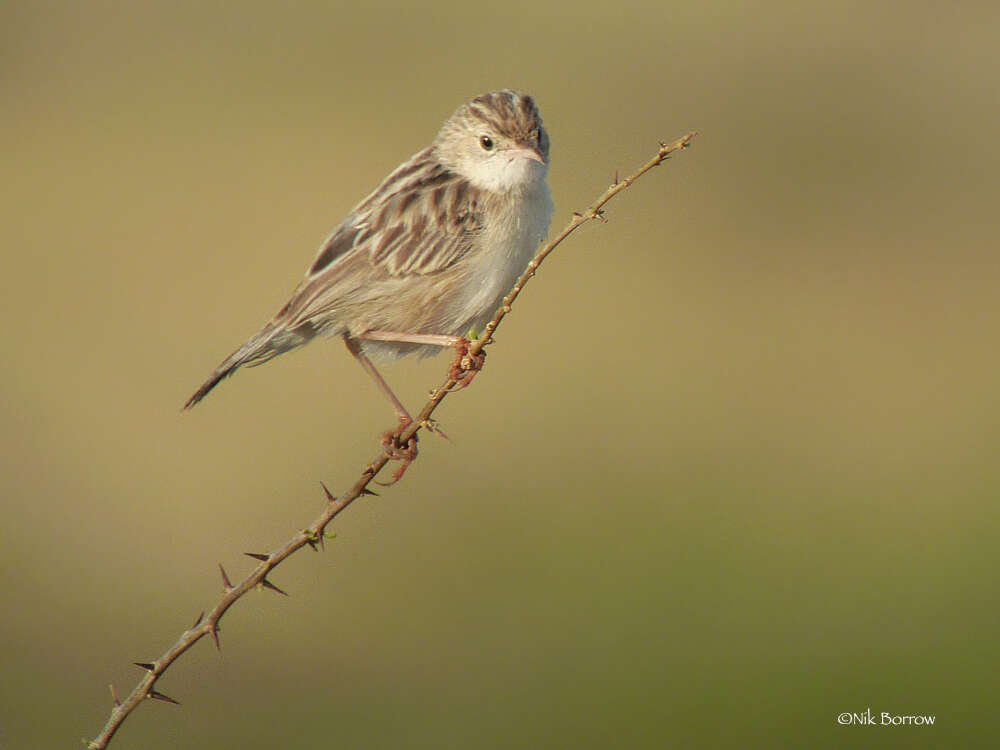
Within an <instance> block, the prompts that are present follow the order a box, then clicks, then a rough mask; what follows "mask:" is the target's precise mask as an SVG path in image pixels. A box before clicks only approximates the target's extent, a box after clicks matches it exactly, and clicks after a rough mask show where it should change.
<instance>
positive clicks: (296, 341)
mask: <svg viewBox="0 0 1000 750" xmlns="http://www.w3.org/2000/svg"><path fill="white" fill-rule="evenodd" d="M310 338H312V337H311V336H307V335H303V333H301V332H296V331H289V330H288V329H286V328H284V327H282V326H278V325H275V324H274V323H273V322H272V323H268V324H267V325H266V326H264V327H263V328H262V329H261V330H260V331H258V332H257V333H256V334H255V335H254V336H253V337H252V338H251V339H250V340H249V341H247V342H246V343H245V344H243V346H241V347H240V348H239V349H237V350H236V351H235V352H233V353H232V354H230V355H229V356H228V357H226V359H225V360H223V362H222V364H220V365H219V366H218V367H216V368H215V372H213V373H212V374H211V375H210V376H209V378H208V380H206V381H205V382H204V383H202V384H201V387H200V388H198V390H196V391H195V392H194V394H193V395H192V396H191V398H189V399H188V400H187V402H186V403H185V404H184V408H185V409H190V408H191V407H193V406H194V405H195V404H197V403H198V402H199V401H201V400H202V399H203V398H205V396H207V395H208V392H209V391H211V390H212V389H213V388H215V386H217V385H218V384H219V383H220V382H221V381H223V380H225V379H226V378H228V377H229V376H230V375H232V374H233V373H234V372H236V371H237V370H238V369H239V368H240V367H242V366H243V365H247V366H250V367H253V366H255V365H261V364H264V363H265V362H267V361H268V360H269V359H272V358H274V357H277V356H278V355H279V354H283V353H284V352H287V351H288V350H289V349H294V348H295V347H297V346H301V345H302V344H304V343H306V341H308V340H309V339H310Z"/></svg>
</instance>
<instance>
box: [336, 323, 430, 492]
mask: <svg viewBox="0 0 1000 750" xmlns="http://www.w3.org/2000/svg"><path fill="white" fill-rule="evenodd" d="M344 344H345V345H346V346H347V351H349V352H350V353H351V354H353V355H354V358H355V359H357V360H358V362H359V363H361V366H362V367H363V368H364V370H365V372H367V373H368V374H369V375H371V377H372V380H374V381H375V383H376V385H378V387H379V390H380V391H382V393H383V394H385V397H386V398H387V399H389V403H391V404H392V408H393V409H394V410H395V412H396V416H397V417H398V418H399V426H398V427H397V428H396V429H395V430H389V431H388V432H385V433H383V434H382V450H384V451H385V454H386V455H387V456H388V457H389V458H390V459H391V460H393V461H400V462H402V463H401V465H400V467H399V468H398V469H397V470H396V471H395V472H394V473H393V475H392V481H391V482H378V484H381V485H383V486H389V485H392V484H395V483H396V482H398V481H399V480H400V479H402V478H403V474H404V473H405V472H406V470H407V469H408V468H409V466H410V464H411V463H413V459H415V458H416V457H417V436H416V434H414V435H413V437H411V438H410V439H409V440H407V441H406V444H405V445H404V444H403V443H401V442H400V440H399V438H400V436H401V435H402V434H403V430H405V429H406V428H407V427H408V426H409V425H411V424H413V417H411V416H410V413H409V412H408V411H406V407H405V406H403V404H402V402H401V401H400V400H399V399H398V398H396V394H395V393H393V392H392V388H390V387H389V384H388V383H386V382H385V378H383V377H382V375H381V374H380V373H379V371H378V370H377V369H375V365H374V364H372V361H371V360H370V359H368V357H366V356H365V354H364V352H362V351H361V345H360V344H359V343H358V341H357V339H352V338H351V337H350V336H348V335H346V334H345V335H344Z"/></svg>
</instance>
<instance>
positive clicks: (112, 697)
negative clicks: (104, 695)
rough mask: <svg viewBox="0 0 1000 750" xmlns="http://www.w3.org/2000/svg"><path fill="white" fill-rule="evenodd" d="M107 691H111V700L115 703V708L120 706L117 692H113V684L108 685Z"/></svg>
mask: <svg viewBox="0 0 1000 750" xmlns="http://www.w3.org/2000/svg"><path fill="white" fill-rule="evenodd" d="M108 689H109V690H111V700H113V701H114V702H115V706H121V704H122V702H121V701H120V700H118V691H117V690H115V683H113V682H112V683H111V684H110V685H108Z"/></svg>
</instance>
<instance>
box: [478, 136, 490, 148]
mask: <svg viewBox="0 0 1000 750" xmlns="http://www.w3.org/2000/svg"><path fill="white" fill-rule="evenodd" d="M479 145H480V146H482V147H483V151H492V150H493V139H492V138H490V137H489V136H488V135H481V136H479Z"/></svg>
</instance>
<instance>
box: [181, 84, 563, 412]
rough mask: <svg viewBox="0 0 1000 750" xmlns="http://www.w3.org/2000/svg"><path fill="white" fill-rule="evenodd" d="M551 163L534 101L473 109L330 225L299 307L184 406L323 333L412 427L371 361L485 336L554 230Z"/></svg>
mask: <svg viewBox="0 0 1000 750" xmlns="http://www.w3.org/2000/svg"><path fill="white" fill-rule="evenodd" d="M548 167H549V137H548V135H547V134H546V132H545V129H544V128H543V127H542V119H541V117H540V116H539V114H538V109H537V108H536V107H535V103H534V101H533V100H532V99H531V97H530V96H525V95H523V94H519V93H517V92H515V91H510V90H504V91H495V92H493V93H489V94H483V95H482V96H478V97H476V98H475V99H473V100H472V101H470V102H467V103H466V104H463V105H462V106H461V107H459V108H458V109H457V110H456V111H455V113H454V114H453V115H452V116H451V117H450V118H449V119H448V121H447V122H445V124H444V127H442V128H441V131H440V132H439V133H438V135H437V137H436V138H435V139H434V142H433V144H432V145H430V146H429V147H427V148H425V149H424V150H422V151H419V152H417V153H416V154H414V155H413V156H412V157H411V158H410V159H409V160H408V161H406V162H404V163H403V164H401V165H400V166H399V167H397V168H396V169H395V170H394V171H393V172H392V173H391V174H390V175H389V176H388V177H386V178H385V180H384V181H383V182H382V184H381V185H379V186H378V187H377V188H375V190H374V191H373V192H372V193H371V195H369V196H368V197H367V198H365V199H364V200H363V201H361V203H359V204H358V205H357V206H355V208H354V209H353V210H352V211H351V213H350V214H349V215H348V216H347V218H346V219H344V221H343V222H342V223H341V224H340V226H338V227H337V228H336V229H334V230H333V233H332V234H331V235H330V236H329V237H328V238H327V239H326V241H325V242H324V243H323V244H322V246H321V247H320V249H319V253H318V255H317V256H316V260H315V261H314V262H313V264H312V266H310V268H309V271H308V272H307V273H306V276H305V278H304V279H303V280H302V282H301V283H300V284H299V285H298V287H297V288H296V289H295V291H294V292H293V293H292V297H291V299H290V300H289V301H288V302H287V303H286V304H285V306H284V307H282V308H281V310H280V311H278V314H277V315H275V316H274V318H272V319H271V320H270V321H269V322H268V323H267V324H266V325H265V326H264V327H263V328H261V330H260V331H258V332H257V333H256V334H254V336H252V337H251V338H250V340H249V341H247V342H246V343H245V344H243V346H241V347H240V348H239V349H237V350H236V351H235V352H233V353H232V354H231V355H230V356H229V357H227V358H226V359H225V361H223V362H222V364H220V365H219V367H218V368H217V369H216V370H215V372H213V373H212V375H211V376H210V377H209V378H208V380H206V381H205V383H204V384H203V385H202V386H201V387H200V388H199V389H198V390H197V391H196V392H195V393H194V395H193V396H191V398H190V399H188V401H187V403H186V404H185V408H188V409H189V408H191V407H192V406H194V405H195V404H197V403H198V402H199V401H201V399H202V398H204V397H205V395H206V394H207V393H208V392H209V391H211V390H212V389H213V388H214V387H215V386H216V385H217V384H218V383H219V381H221V380H222V379H223V378H225V377H228V376H229V375H232V374H233V372H235V371H236V369H237V368H239V367H241V366H243V365H251V366H253V365H259V364H262V363H264V362H267V361H268V360H270V359H271V358H273V357H276V356H278V355H279V354H283V353H285V352H287V351H290V350H291V349H295V348H296V347H299V346H302V345H303V344H306V343H308V342H309V341H311V340H312V339H313V338H315V337H316V336H319V335H324V336H340V337H342V338H343V339H344V342H345V343H346V344H347V348H348V349H349V350H350V352H351V353H352V354H353V355H354V356H355V357H357V359H358V361H359V362H360V363H361V365H362V366H363V367H364V368H365V370H366V371H367V372H368V373H369V374H370V375H371V376H372V377H373V378H374V379H375V381H376V382H377V383H378V384H379V387H380V388H381V389H382V390H383V391H384V392H385V393H386V395H387V397H388V398H389V400H390V401H391V402H392V405H393V408H394V409H395V410H396V413H397V415H398V416H399V418H400V421H401V422H404V423H407V422H409V421H411V419H410V416H409V414H408V413H407V412H406V409H405V408H404V407H403V405H402V404H401V403H400V402H399V400H398V399H397V398H396V396H395V395H393V393H392V391H391V390H390V389H389V387H388V385H386V383H385V381H384V380H383V379H382V377H381V376H380V375H379V373H378V371H377V370H376V369H375V365H374V364H372V360H376V361H379V362H385V361H391V360H394V359H397V358H398V357H401V356H403V355H405V354H409V353H413V352H418V353H420V354H422V355H424V356H426V355H428V354H433V353H436V352H437V351H440V349H441V347H450V346H457V345H459V344H461V343H462V342H463V341H465V340H464V339H463V338H462V337H463V336H465V335H467V333H468V332H469V331H481V330H482V329H483V327H484V326H485V324H486V323H487V322H488V321H489V319H490V318H491V317H492V315H493V314H494V313H495V311H496V309H497V307H498V306H499V305H500V302H501V300H502V299H503V298H504V296H506V294H507V293H508V292H509V291H510V290H511V288H513V285H514V282H515V281H516V280H517V277H518V276H519V275H520V274H521V273H522V272H523V271H524V269H525V268H526V267H527V264H528V262H529V261H530V260H531V257H532V255H533V254H534V252H535V250H536V249H537V248H538V245H539V243H540V242H541V241H542V240H543V239H544V238H545V235H546V234H547V233H548V229H549V221H550V219H551V218H552V198H551V196H550V193H549V188H548V185H547V184H546V182H545V177H546V174H547V173H548Z"/></svg>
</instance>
